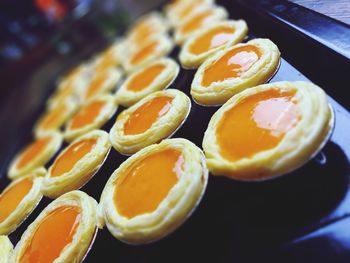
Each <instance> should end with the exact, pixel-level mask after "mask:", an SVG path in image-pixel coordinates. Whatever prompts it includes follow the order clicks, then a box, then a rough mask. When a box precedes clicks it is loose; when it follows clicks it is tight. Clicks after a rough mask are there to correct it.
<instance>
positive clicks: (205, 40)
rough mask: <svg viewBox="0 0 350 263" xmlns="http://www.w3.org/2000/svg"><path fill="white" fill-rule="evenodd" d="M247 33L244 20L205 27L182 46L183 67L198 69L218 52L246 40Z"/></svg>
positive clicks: (181, 58)
mask: <svg viewBox="0 0 350 263" xmlns="http://www.w3.org/2000/svg"><path fill="white" fill-rule="evenodd" d="M247 32H248V27H247V24H246V22H245V21H244V20H237V21H235V20H227V21H222V22H217V23H214V24H212V25H210V26H208V27H205V28H204V29H202V30H200V31H199V32H198V33H197V34H195V35H194V36H193V37H190V38H189V39H188V40H187V41H186V42H185V44H184V45H183V46H182V48H181V52H180V55H179V59H180V62H181V65H182V66H183V67H184V68H187V69H194V68H198V66H200V65H201V64H202V63H203V62H204V61H205V60H206V59H207V58H208V57H210V56H212V55H213V54H215V53H216V52H218V51H220V50H223V49H225V48H228V47H230V46H233V45H235V44H237V43H239V42H241V41H242V40H244V38H245V37H246V35H247Z"/></svg>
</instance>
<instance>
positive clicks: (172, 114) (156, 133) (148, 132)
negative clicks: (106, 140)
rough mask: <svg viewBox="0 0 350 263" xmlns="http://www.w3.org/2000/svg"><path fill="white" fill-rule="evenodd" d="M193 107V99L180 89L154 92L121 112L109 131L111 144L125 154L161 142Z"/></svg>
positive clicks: (179, 124)
mask: <svg viewBox="0 0 350 263" xmlns="http://www.w3.org/2000/svg"><path fill="white" fill-rule="evenodd" d="M190 108H191V101H190V99H189V98H188V97H187V96H186V94H184V93H183V92H181V91H179V90H176V89H168V90H162V91H157V92H154V93H152V94H151V95H148V96H147V97H145V98H143V99H142V100H140V101H139V102H138V103H136V104H135V105H133V106H132V107H130V108H128V109H126V110H124V111H123V112H122V113H121V114H120V115H119V116H118V118H117V121H116V122H115V124H114V125H113V127H112V129H111V131H110V132H109V134H110V141H111V143H112V146H113V147H114V148H115V149H116V150H117V151H118V152H120V153H122V154H132V153H135V152H137V151H138V150H140V149H142V148H144V147H146V146H148V145H150V144H152V143H156V142H159V141H161V140H162V139H164V138H167V137H169V136H171V135H172V134H173V133H174V132H175V131H176V130H177V129H178V128H179V127H180V126H181V124H182V123H183V122H184V121H185V120H186V118H187V115H188V113H189V111H190Z"/></svg>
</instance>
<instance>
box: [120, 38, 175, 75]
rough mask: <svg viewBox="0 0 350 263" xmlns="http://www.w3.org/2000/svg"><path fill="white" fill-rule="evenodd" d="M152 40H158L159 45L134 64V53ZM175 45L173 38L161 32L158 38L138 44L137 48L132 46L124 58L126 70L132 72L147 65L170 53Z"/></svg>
mask: <svg viewBox="0 0 350 263" xmlns="http://www.w3.org/2000/svg"><path fill="white" fill-rule="evenodd" d="M151 41H157V47H156V49H155V51H154V52H153V53H152V54H151V55H149V56H146V57H145V58H144V59H142V60H141V61H139V62H137V63H136V64H133V63H132V62H131V61H132V58H133V55H134V54H135V53H136V52H138V51H139V50H140V49H142V48H143V47H145V46H146V45H148V44H150V42H151ZM173 47H174V43H173V41H172V40H171V38H170V37H169V36H168V35H166V34H161V35H158V36H156V38H153V39H152V40H150V41H147V42H146V43H142V45H138V47H137V48H136V49H134V48H132V47H131V50H132V51H131V52H130V53H129V54H127V55H126V56H125V57H124V59H123V67H124V70H125V71H126V72H127V73H128V74H130V73H131V72H132V71H135V70H137V69H139V68H141V67H143V66H146V65H147V64H149V63H151V62H153V61H155V60H157V59H160V58H162V57H164V56H166V55H168V54H169V53H170V52H171V50H172V49H173Z"/></svg>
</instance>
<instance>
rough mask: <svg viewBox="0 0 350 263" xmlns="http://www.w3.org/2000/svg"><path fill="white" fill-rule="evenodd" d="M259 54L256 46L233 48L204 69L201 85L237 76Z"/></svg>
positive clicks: (249, 65) (205, 85)
mask: <svg viewBox="0 0 350 263" xmlns="http://www.w3.org/2000/svg"><path fill="white" fill-rule="evenodd" d="M260 56H261V55H260V51H259V49H258V48H257V47H256V46H252V45H247V46H242V47H238V48H234V49H232V50H230V51H228V52H227V53H226V54H225V55H224V56H222V57H221V58H219V59H218V60H217V61H215V62H214V63H213V64H211V65H210V66H209V67H208V68H206V69H205V70H204V73H203V78H202V85H203V86H204V87H208V86H209V85H210V84H211V83H213V82H219V81H224V80H228V79H233V78H238V77H240V76H241V75H242V74H243V73H244V72H246V71H248V70H249V69H250V68H251V67H252V66H253V65H254V63H256V62H257V61H258V60H259V58H260Z"/></svg>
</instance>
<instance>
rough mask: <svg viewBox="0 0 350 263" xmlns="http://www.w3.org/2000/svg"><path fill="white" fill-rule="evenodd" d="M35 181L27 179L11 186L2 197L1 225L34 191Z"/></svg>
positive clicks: (0, 198) (0, 207)
mask: <svg viewBox="0 0 350 263" xmlns="http://www.w3.org/2000/svg"><path fill="white" fill-rule="evenodd" d="M32 186H33V180H32V179H31V178H26V179H23V180H21V181H19V182H18V183H16V184H14V185H13V186H11V187H10V188H9V189H7V190H6V191H5V192H4V193H2V194H1V195H0V223H1V222H3V221H4V220H5V219H6V218H7V217H8V216H9V215H10V214H11V213H12V212H13V211H15V209H16V208H17V206H18V205H19V203H20V202H21V201H22V200H23V198H24V197H25V196H26V195H27V194H28V193H29V191H30V190H31V189H32Z"/></svg>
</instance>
